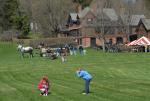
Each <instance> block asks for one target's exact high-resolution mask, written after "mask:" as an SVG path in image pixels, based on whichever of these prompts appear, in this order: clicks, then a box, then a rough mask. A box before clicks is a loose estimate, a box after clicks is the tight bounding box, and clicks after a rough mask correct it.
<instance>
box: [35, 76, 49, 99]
mask: <svg viewBox="0 0 150 101" xmlns="http://www.w3.org/2000/svg"><path fill="white" fill-rule="evenodd" d="M38 89H39V90H40V91H41V94H40V95H43V96H47V95H48V90H49V81H48V77H47V76H43V78H42V79H41V80H40V82H39V83H38Z"/></svg>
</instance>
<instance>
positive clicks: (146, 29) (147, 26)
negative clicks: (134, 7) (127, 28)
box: [137, 18, 150, 38]
mask: <svg viewBox="0 0 150 101" xmlns="http://www.w3.org/2000/svg"><path fill="white" fill-rule="evenodd" d="M141 36H146V37H148V38H150V19H147V18H143V19H140V21H139V23H138V27H137V37H141Z"/></svg>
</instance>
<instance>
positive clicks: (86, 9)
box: [78, 7, 91, 18]
mask: <svg viewBox="0 0 150 101" xmlns="http://www.w3.org/2000/svg"><path fill="white" fill-rule="evenodd" d="M89 11H91V8H89V7H86V8H84V9H83V10H82V11H81V12H79V14H78V15H79V18H83V17H85V16H86V14H87V13H88V12H89Z"/></svg>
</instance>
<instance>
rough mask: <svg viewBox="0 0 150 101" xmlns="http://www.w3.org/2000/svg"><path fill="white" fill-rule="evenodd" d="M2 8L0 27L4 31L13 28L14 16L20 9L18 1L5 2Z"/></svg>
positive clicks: (0, 5) (7, 0)
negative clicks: (18, 8)
mask: <svg viewBox="0 0 150 101" xmlns="http://www.w3.org/2000/svg"><path fill="white" fill-rule="evenodd" d="M0 7H1V8H0V9H1V12H0V18H1V20H0V26H1V27H2V29H3V30H8V29H10V28H12V26H13V21H12V16H14V15H15V13H16V10H17V7H18V3H17V0H3V1H1V3H0Z"/></svg>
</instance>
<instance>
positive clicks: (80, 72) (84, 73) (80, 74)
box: [76, 68, 92, 94]
mask: <svg viewBox="0 0 150 101" xmlns="http://www.w3.org/2000/svg"><path fill="white" fill-rule="evenodd" d="M76 74H77V76H78V77H80V78H82V79H84V80H85V89H84V92H83V94H88V93H89V85H90V82H91V80H92V76H91V74H90V73H88V72H87V71H85V70H82V69H80V68H79V69H77V71H76Z"/></svg>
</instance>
